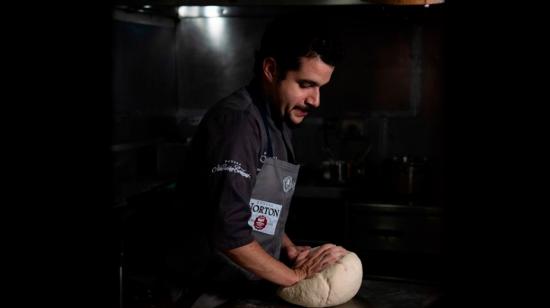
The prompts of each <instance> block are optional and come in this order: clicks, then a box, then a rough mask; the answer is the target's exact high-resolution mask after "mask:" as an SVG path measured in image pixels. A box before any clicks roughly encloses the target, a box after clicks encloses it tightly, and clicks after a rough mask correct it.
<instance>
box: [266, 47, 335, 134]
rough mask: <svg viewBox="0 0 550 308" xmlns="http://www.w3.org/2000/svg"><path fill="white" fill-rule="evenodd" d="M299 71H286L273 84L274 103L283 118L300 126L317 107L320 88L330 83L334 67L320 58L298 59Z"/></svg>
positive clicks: (319, 99) (319, 100)
mask: <svg viewBox="0 0 550 308" xmlns="http://www.w3.org/2000/svg"><path fill="white" fill-rule="evenodd" d="M300 62H301V65H300V69H299V70H297V71H288V72H287V74H286V77H285V79H283V80H278V81H277V82H276V84H275V93H273V94H274V101H275V104H276V106H277V107H278V110H280V111H281V115H282V116H283V118H286V119H287V120H289V121H290V122H291V123H293V124H295V125H297V124H300V123H301V122H302V121H303V120H304V118H305V117H306V116H307V114H308V111H310V110H313V109H315V108H317V107H319V104H320V102H321V98H320V92H319V91H320V88H321V87H322V86H323V85H325V84H327V83H328V82H329V81H330V77H331V76H332V72H333V71H334V67H333V66H330V65H328V64H326V63H325V62H323V61H322V60H321V58H320V57H313V58H306V57H302V58H300Z"/></svg>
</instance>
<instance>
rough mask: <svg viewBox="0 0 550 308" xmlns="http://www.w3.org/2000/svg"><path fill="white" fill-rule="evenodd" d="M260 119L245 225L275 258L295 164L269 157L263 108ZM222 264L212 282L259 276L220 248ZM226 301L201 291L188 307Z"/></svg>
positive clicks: (287, 205)
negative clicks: (262, 146) (260, 145)
mask: <svg viewBox="0 0 550 308" xmlns="http://www.w3.org/2000/svg"><path fill="white" fill-rule="evenodd" d="M260 113H261V115H262V122H263V123H264V128H265V133H266V135H267V152H266V153H264V155H262V156H261V157H260V158H259V159H260V162H262V163H263V165H262V168H261V170H260V172H259V173H258V174H257V176H256V184H255V185H254V188H253V190H252V195H251V198H250V202H249V206H250V211H251V216H250V219H249V220H248V225H249V226H251V227H252V235H253V237H254V239H255V240H256V241H257V242H258V243H259V244H260V245H261V246H262V248H263V249H264V250H265V251H266V252H267V253H268V254H269V255H271V256H272V257H273V258H275V259H279V256H280V254H281V245H282V241H283V235H284V231H285V224H286V221H287V218H288V211H289V207H290V202H291V200H292V196H293V194H294V187H295V186H296V180H297V178H298V171H299V169H300V166H299V165H296V164H292V163H289V162H286V161H282V160H278V159H277V158H274V157H273V148H272V143H271V135H270V133H269V127H268V124H267V123H268V122H267V118H266V113H265V111H262V110H261V109H260ZM217 254H218V256H219V257H220V259H221V260H223V261H222V263H224V265H223V266H222V267H221V268H220V269H219V271H218V273H216V275H215V277H214V279H213V281H215V282H216V283H224V282H227V283H235V282H238V281H242V280H243V279H246V280H252V281H254V280H260V278H259V277H257V276H256V275H255V274H253V273H251V272H249V271H247V270H245V269H244V268H242V267H240V266H239V265H237V264H236V263H234V262H233V261H232V260H231V259H229V257H227V256H226V255H225V254H223V253H222V252H218V253H217ZM227 301H228V298H226V297H224V296H220V295H219V294H212V293H204V294H202V295H201V296H200V297H199V298H198V299H197V300H196V301H195V303H194V304H193V306H192V308H203V307H209V308H211V307H216V306H218V305H221V304H223V303H225V302H227Z"/></svg>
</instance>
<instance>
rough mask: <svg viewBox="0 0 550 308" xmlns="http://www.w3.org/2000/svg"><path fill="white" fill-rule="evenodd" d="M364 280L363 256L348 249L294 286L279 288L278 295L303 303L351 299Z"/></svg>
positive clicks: (313, 304) (324, 304) (335, 302)
mask: <svg viewBox="0 0 550 308" xmlns="http://www.w3.org/2000/svg"><path fill="white" fill-rule="evenodd" d="M362 281H363V266H362V264H361V260H360V259H359V257H357V255H356V254H355V253H353V252H349V253H348V254H347V255H345V256H344V257H342V258H341V259H340V260H338V261H337V262H336V263H334V264H332V265H330V266H329V267H327V268H325V269H324V270H323V271H321V272H319V273H317V274H315V275H313V276H312V277H310V278H307V279H304V280H302V281H300V282H298V283H296V284H295V285H293V286H290V287H285V288H282V287H281V288H279V289H278V290H277V295H279V297H281V298H282V299H284V300H285V301H287V302H289V303H292V304H295V305H300V306H303V307H329V306H336V305H340V304H342V303H345V302H347V301H349V300H350V299H351V298H353V297H354V296H355V294H357V292H358V291H359V288H360V287H361V283H362Z"/></svg>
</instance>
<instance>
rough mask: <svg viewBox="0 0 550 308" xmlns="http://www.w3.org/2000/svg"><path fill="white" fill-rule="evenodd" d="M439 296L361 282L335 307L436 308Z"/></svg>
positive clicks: (428, 290) (428, 289)
mask: <svg viewBox="0 0 550 308" xmlns="http://www.w3.org/2000/svg"><path fill="white" fill-rule="evenodd" d="M440 295H441V292H440V290H439V288H438V287H437V286H433V285H426V284H418V283H411V282H400V281H385V280H369V279H367V280H364V281H363V284H362V286H361V289H360V290H359V292H358V293H357V295H355V297H354V298H353V299H351V300H350V301H348V302H347V303H344V304H342V305H339V306H337V307H340V308H359V307H363V308H398V307H399V308H401V307H403V308H409V307H410V308H413V307H419V308H420V307H425V308H429V307H434V308H435V307H436V306H438V299H439V296H440ZM223 307H224V308H225V307H233V308H254V307H269V308H285V307H297V306H295V305H291V304H288V303H286V302H284V301H282V300H274V301H270V302H267V301H259V300H241V301H238V302H233V303H227V304H225V305H223Z"/></svg>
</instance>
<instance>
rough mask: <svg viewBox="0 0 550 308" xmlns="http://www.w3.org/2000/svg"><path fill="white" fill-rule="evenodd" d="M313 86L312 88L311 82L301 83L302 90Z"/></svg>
mask: <svg viewBox="0 0 550 308" xmlns="http://www.w3.org/2000/svg"><path fill="white" fill-rule="evenodd" d="M311 86H312V84H311V82H307V81H302V82H300V88H309V87H311Z"/></svg>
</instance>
